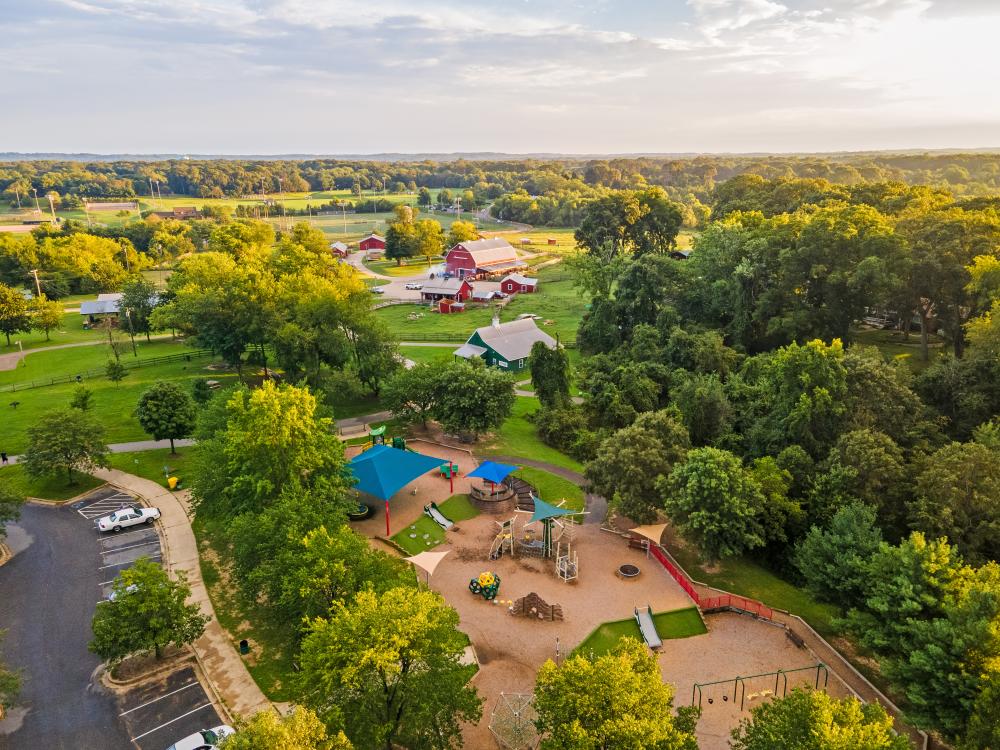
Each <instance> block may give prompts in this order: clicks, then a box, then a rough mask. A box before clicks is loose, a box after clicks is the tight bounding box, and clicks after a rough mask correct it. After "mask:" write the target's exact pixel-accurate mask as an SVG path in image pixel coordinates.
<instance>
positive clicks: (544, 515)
mask: <svg viewBox="0 0 1000 750" xmlns="http://www.w3.org/2000/svg"><path fill="white" fill-rule="evenodd" d="M579 512H580V511H578V510H572V509H571V508H557V507H556V506H554V505H549V504H548V503H547V502H545V501H544V500H542V498H540V497H537V496H536V497H535V512H534V513H532V514H531V520H532V521H545V520H547V519H549V518H556V517H558V516H575V515H577V514H578V513H579Z"/></svg>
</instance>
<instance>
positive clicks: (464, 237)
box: [446, 220, 479, 248]
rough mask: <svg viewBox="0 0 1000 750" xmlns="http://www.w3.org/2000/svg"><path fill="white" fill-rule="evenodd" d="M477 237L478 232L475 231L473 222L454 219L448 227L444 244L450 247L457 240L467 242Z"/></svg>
mask: <svg viewBox="0 0 1000 750" xmlns="http://www.w3.org/2000/svg"><path fill="white" fill-rule="evenodd" d="M477 239H479V232H478V231H476V225H475V224H473V223H472V222H471V221H461V220H456V221H453V222H452V223H451V226H450V227H448V237H447V240H446V245H447V246H448V247H449V248H452V247H455V245H457V244H458V243H459V242H469V241H471V240H477Z"/></svg>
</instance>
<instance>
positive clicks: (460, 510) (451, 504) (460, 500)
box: [392, 495, 479, 555]
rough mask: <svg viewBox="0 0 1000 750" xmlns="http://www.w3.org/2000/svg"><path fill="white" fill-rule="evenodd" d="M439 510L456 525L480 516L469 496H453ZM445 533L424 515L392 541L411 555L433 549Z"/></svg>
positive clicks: (393, 537)
mask: <svg viewBox="0 0 1000 750" xmlns="http://www.w3.org/2000/svg"><path fill="white" fill-rule="evenodd" d="M438 510H440V511H441V513H443V514H444V517H445V518H449V519H451V520H452V521H454V522H455V523H459V522H460V521H467V520H468V519H470V518H475V517H476V516H478V515H479V509H478V508H476V506H475V505H473V504H472V503H471V502H470V501H469V496H468V495H452V496H451V497H449V498H448V499H447V500H445V501H444V502H443V503H441V504H440V505H438ZM444 535H445V531H444V529H442V528H441V527H440V526H438V525H437V523H436V522H435V521H432V520H431V519H430V518H429V517H428V516H426V515H422V516H420V518H418V519H417V520H416V521H414V522H413V523H411V524H410V525H409V526H407V527H405V528H404V529H402V530H401V531H398V532H396V533H395V534H393V535H392V541H394V542H395V543H396V544H398V545H399V546H400V547H402V548H403V549H404V550H406V552H407V553H408V554H410V555H416V554H417V553H419V552H423V551H424V550H429V549H433V548H434V547H436V546H437V545H439V544H441V542H443V541H444Z"/></svg>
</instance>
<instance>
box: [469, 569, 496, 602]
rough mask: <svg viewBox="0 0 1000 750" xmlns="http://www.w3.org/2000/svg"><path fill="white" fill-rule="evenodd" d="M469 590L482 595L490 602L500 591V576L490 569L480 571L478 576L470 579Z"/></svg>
mask: <svg viewBox="0 0 1000 750" xmlns="http://www.w3.org/2000/svg"><path fill="white" fill-rule="evenodd" d="M469 591H471V592H472V593H473V594H476V595H479V596H482V597H483V599H485V600H486V601H488V602H489V601H493V600H494V599H496V598H497V593H498V592H499V591H500V576H498V575H496V574H495V573H490V572H489V571H485V572H483V573H480V574H479V577H478V578H473V579H472V580H471V581H469Z"/></svg>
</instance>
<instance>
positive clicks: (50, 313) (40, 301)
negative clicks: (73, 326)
mask: <svg viewBox="0 0 1000 750" xmlns="http://www.w3.org/2000/svg"><path fill="white" fill-rule="evenodd" d="M63 314H64V313H63V306H62V304H60V303H59V302H56V301H55V300H50V299H48V298H47V297H46V296H45V295H44V294H42V296H41V297H35V298H34V299H32V300H31V302H29V303H28V315H29V316H30V317H31V327H32V328H34V329H35V330H36V331H42V332H44V333H45V340H46V341H49V331H52V330H55V329H56V328H58V327H59V325H60V324H61V323H62V319H63Z"/></svg>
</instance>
